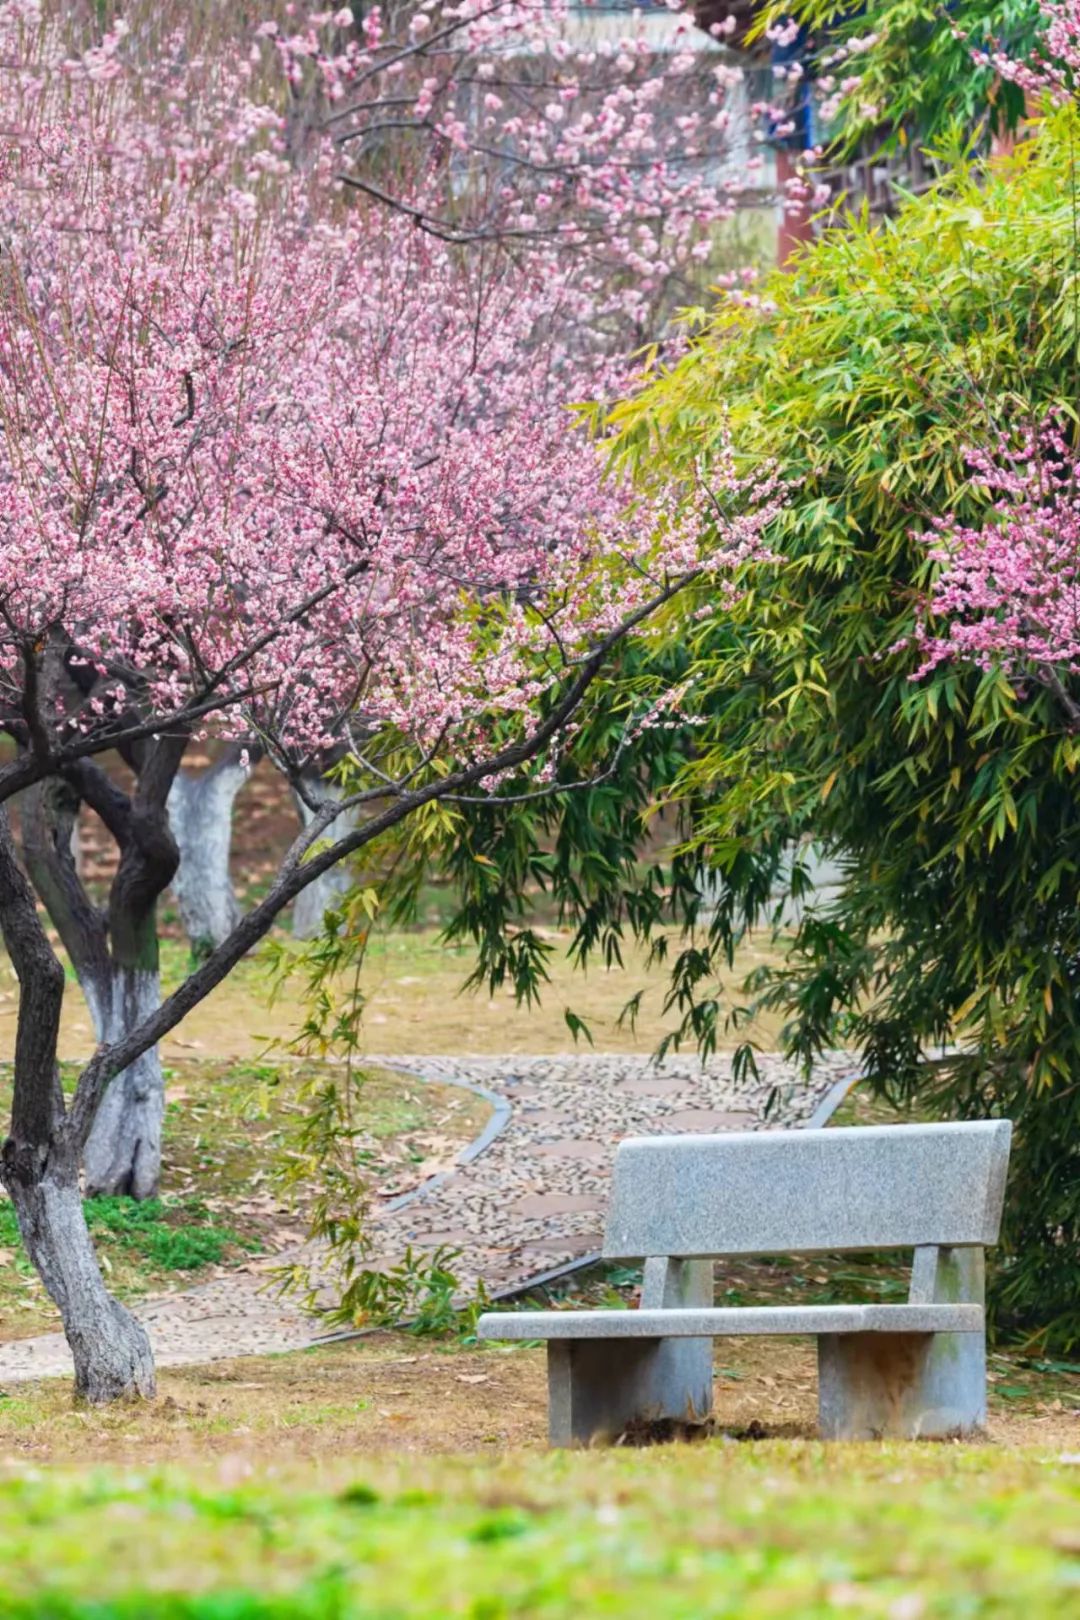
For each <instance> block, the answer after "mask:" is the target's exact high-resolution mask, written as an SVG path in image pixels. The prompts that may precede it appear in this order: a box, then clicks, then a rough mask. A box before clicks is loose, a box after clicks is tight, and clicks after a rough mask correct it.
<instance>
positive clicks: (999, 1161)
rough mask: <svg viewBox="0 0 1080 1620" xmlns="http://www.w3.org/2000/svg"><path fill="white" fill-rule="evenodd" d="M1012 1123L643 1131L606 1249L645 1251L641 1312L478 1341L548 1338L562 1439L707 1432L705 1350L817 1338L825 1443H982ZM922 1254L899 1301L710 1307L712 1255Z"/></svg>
mask: <svg viewBox="0 0 1080 1620" xmlns="http://www.w3.org/2000/svg"><path fill="white" fill-rule="evenodd" d="M1011 1129H1012V1127H1011V1126H1010V1124H1009V1122H1008V1121H1007V1120H976V1121H971V1122H965V1123H963V1124H955V1125H952V1124H949V1125H901V1126H866V1127H854V1128H849V1129H840V1130H824V1131H821V1130H816V1131H810V1130H807V1131H762V1132H753V1131H751V1132H742V1133H732V1134H729V1135H724V1136H660V1137H642V1138H636V1139H632V1140H630V1141H626V1142H623V1143H622V1144H621V1145H620V1147H619V1149H618V1151H617V1153H616V1155H615V1166H614V1173H613V1176H612V1191H611V1203H610V1206H609V1209H608V1215H607V1222H606V1226H605V1232H604V1249H603V1253H604V1255H605V1257H606V1258H608V1259H611V1260H619V1261H626V1260H643V1261H644V1273H643V1279H642V1290H641V1308H640V1309H638V1310H598V1311H507V1312H503V1311H492V1312H488V1313H487V1314H485V1315H484V1316H482V1317H481V1318H480V1321H479V1323H478V1324H477V1336H478V1337H479V1338H481V1339H505V1340H518V1341H521V1340H536V1339H540V1340H545V1341H546V1342H547V1355H548V1395H549V1434H550V1438H551V1442H552V1444H554V1445H573V1444H580V1445H588V1444H596V1443H597V1442H600V1441H604V1440H613V1439H616V1438H617V1437H618V1435H619V1434H620V1433H622V1432H624V1431H625V1430H626V1429H627V1428H628V1427H630V1426H633V1425H635V1424H651V1423H654V1422H658V1421H675V1422H678V1423H682V1424H694V1423H701V1422H704V1421H705V1420H707V1418H708V1416H709V1414H710V1412H711V1410H712V1384H713V1379H712V1346H713V1340H714V1339H716V1338H720V1337H726V1336H734V1335H743V1334H810V1335H813V1336H814V1337H815V1338H816V1340H817V1349H818V1418H819V1427H820V1431H821V1433H822V1435H823V1436H824V1437H825V1438H829V1439H866V1438H872V1437H877V1436H884V1435H892V1436H900V1437H905V1438H917V1437H931V1436H944V1435H954V1434H970V1433H973V1432H976V1431H978V1430H979V1429H981V1428H982V1427H983V1424H984V1423H985V1419H986V1325H985V1315H984V1309H983V1295H984V1250H985V1249H986V1248H987V1247H988V1246H990V1245H992V1244H994V1243H996V1242H997V1235H998V1227H999V1225H1000V1220H1001V1209H1002V1203H1003V1200H1004V1192H1005V1176H1006V1171H1007V1168H1008V1159H1009V1145H1010V1140H1011ZM867 1250H874V1251H877V1250H907V1251H910V1252H911V1256H912V1259H911V1275H910V1283H909V1288H908V1299H907V1302H906V1303H905V1304H895V1305H892V1304H880V1303H878V1302H867V1303H865V1304H861V1303H855V1304H844V1305H799V1304H787V1305H778V1306H747V1307H734V1306H723V1307H719V1308H718V1307H717V1306H716V1305H715V1303H714V1298H713V1296H714V1279H713V1266H714V1261H715V1260H717V1259H723V1258H728V1257H734V1256H747V1255H775V1254H804V1255H807V1254H822V1253H832V1252H859V1251H863V1252H865V1251H867Z"/></svg>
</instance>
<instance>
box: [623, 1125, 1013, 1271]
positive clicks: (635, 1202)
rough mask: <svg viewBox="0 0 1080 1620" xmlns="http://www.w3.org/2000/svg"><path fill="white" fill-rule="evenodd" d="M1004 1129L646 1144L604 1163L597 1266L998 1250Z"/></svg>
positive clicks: (758, 1135)
mask: <svg viewBox="0 0 1080 1620" xmlns="http://www.w3.org/2000/svg"><path fill="white" fill-rule="evenodd" d="M1011 1135H1012V1126H1011V1124H1010V1123H1009V1121H1008V1120H978V1121H975V1122H974V1123H971V1124H957V1125H883V1126H880V1125H867V1126H853V1127H847V1128H841V1129H836V1130H792V1131H749V1132H740V1133H738V1134H734V1133H733V1134H731V1135H726V1136H651V1137H634V1138H631V1139H630V1140H628V1141H625V1142H623V1143H622V1144H621V1145H620V1147H619V1149H618V1152H617V1153H616V1155H615V1170H614V1176H613V1180H612V1191H611V1205H610V1208H609V1210H608V1219H607V1228H606V1231H605V1235H604V1254H605V1255H606V1256H607V1257H608V1258H610V1259H613V1260H614V1259H619V1260H627V1259H643V1258H646V1257H648V1256H650V1255H665V1256H670V1257H672V1258H680V1259H682V1258H689V1257H693V1256H695V1255H697V1256H710V1255H728V1254H793V1253H803V1254H812V1253H815V1252H821V1251H824V1250H829V1249H835V1250H859V1249H908V1248H918V1247H920V1246H922V1245H929V1244H937V1245H941V1246H962V1245H969V1244H970V1245H981V1246H983V1247H989V1246H990V1245H992V1244H994V1243H996V1242H997V1235H998V1227H999V1225H1000V1222H1001V1206H1002V1201H1003V1199H1004V1195H1005V1173H1006V1170H1007V1168H1008V1162H1009V1142H1010V1138H1011Z"/></svg>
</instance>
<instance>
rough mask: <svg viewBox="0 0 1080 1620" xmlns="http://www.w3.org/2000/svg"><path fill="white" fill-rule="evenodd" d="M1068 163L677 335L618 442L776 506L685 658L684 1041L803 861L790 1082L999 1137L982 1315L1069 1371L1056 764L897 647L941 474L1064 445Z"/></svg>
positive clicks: (1074, 297) (971, 495) (979, 193)
mask: <svg viewBox="0 0 1080 1620" xmlns="http://www.w3.org/2000/svg"><path fill="white" fill-rule="evenodd" d="M1078 136H1080V122H1078V120H1077V117H1076V115H1075V114H1074V113H1073V112H1071V111H1070V112H1064V113H1062V114H1060V115H1058V116H1057V117H1055V119H1054V120H1053V121H1052V122H1051V123H1050V124H1048V125H1047V127H1046V128H1045V129H1044V130H1043V131H1042V133H1041V134H1040V136H1039V138H1038V139H1037V140H1034V141H1031V142H1029V143H1026V144H1025V147H1024V149H1023V150H1022V151H1021V152H1020V153H1019V154H1018V155H1017V157H1016V158H1015V159H1014V160H1013V161H1012V163H1011V164H1010V165H1008V166H1007V167H996V168H994V169H993V170H992V171H990V172H989V173H984V172H981V171H979V170H977V169H974V168H971V167H961V168H960V169H959V170H958V171H957V172H956V173H955V174H954V175H953V176H952V177H951V178H950V179H949V180H948V181H947V182H944V183H942V184H941V185H940V186H939V187H938V188H937V189H936V190H934V191H933V192H931V193H930V194H929V195H926V196H924V197H921V198H919V199H917V200H913V201H911V202H910V203H909V204H908V205H907V206H905V207H904V208H903V209H902V211H901V212H900V213H899V215H898V217H897V218H896V219H895V220H894V221H892V222H891V223H890V224H887V225H885V226H883V227H881V228H880V229H873V228H871V227H870V226H869V224H868V222H867V221H866V220H865V219H861V220H853V221H850V222H849V225H848V227H847V228H845V229H843V230H837V231H834V232H831V233H829V234H828V235H827V236H826V237H825V238H824V239H823V240H821V241H820V242H819V243H818V244H817V245H816V246H815V247H814V248H812V249H811V250H810V251H808V252H807V253H806V254H805V256H804V257H803V258H802V259H801V260H800V261H799V262H798V264H797V265H796V266H795V267H794V269H793V271H792V273H791V274H789V275H777V276H775V277H774V278H773V279H772V280H771V281H770V282H769V283H768V285H767V286H766V287H765V288H763V289H762V295H763V299H764V305H763V307H753V308H748V307H740V306H738V305H736V304H733V303H727V304H725V305H723V306H722V307H721V308H720V310H719V311H718V312H717V313H715V314H714V315H712V316H707V315H706V314H705V313H704V312H699V313H698V315H697V317H696V321H697V328H698V330H697V337H696V341H695V342H694V344H693V347H692V349H691V352H690V353H689V354H687V355H686V357H685V358H684V359H683V360H681V361H680V362H679V363H678V364H677V365H676V366H675V367H674V368H673V369H672V370H670V371H667V372H661V373H658V374H657V376H656V377H655V379H654V380H653V381H652V383H651V384H650V386H648V387H647V388H646V389H645V390H644V391H643V392H642V394H641V395H640V396H639V397H638V398H637V399H635V400H633V401H630V402H628V403H627V404H626V405H625V406H624V407H622V408H620V410H619V412H618V413H617V418H616V422H617V427H618V430H619V434H620V438H619V442H618V445H617V451H616V453H617V454H618V455H619V456H620V457H621V458H622V459H623V460H624V461H626V462H629V463H632V464H633V465H634V466H635V467H636V468H637V469H638V471H639V472H641V473H642V474H643V475H645V476H648V477H652V478H655V477H657V476H666V477H668V478H669V479H675V478H682V479H685V478H686V477H687V476H688V475H689V473H690V471H691V469H692V468H694V467H700V468H703V469H704V470H705V475H706V476H707V468H708V464H709V459H710V455H711V453H712V450H713V447H714V446H715V445H716V444H717V442H718V438H719V431H720V429H721V427H722V426H724V425H730V427H731V429H732V431H733V432H734V434H735V438H736V441H737V443H738V444H739V446H740V448H741V449H742V451H743V453H744V454H745V455H746V456H747V457H750V458H755V459H758V458H764V459H767V460H768V459H775V460H776V461H778V462H779V464H780V466H781V467H782V469H783V471H784V472H785V474H786V475H787V476H788V477H789V478H790V479H791V481H792V493H791V497H790V501H789V504H788V509H787V512H786V514H785V516H784V518H783V519H782V521H781V522H780V524H779V525H778V529H777V533H776V535H775V544H776V547H777V549H778V551H779V552H780V553H781V554H782V556H783V559H784V560H783V562H782V563H780V564H778V566H777V567H776V568H775V570H774V571H773V572H772V573H771V574H769V575H766V576H758V577H757V578H756V580H755V581H754V583H753V586H752V588H751V589H749V590H748V592H747V594H746V596H745V598H744V599H743V601H742V603H741V604H740V606H739V607H738V608H737V609H736V610H735V612H734V613H733V614H732V615H730V616H726V617H725V619H724V623H723V627H722V630H721V631H718V630H717V629H716V628H715V627H714V623H713V621H711V620H709V619H707V618H706V619H704V620H699V621H687V622H686V623H685V625H684V628H683V634H682V645H683V646H684V649H685V650H686V651H687V652H688V654H689V658H690V667H691V672H692V678H693V682H694V685H693V688H692V701H693V705H694V709H695V717H696V719H697V720H698V722H699V725H698V729H697V731H696V732H695V737H696V745H695V757H694V758H693V760H692V761H691V763H690V764H689V766H688V767H687V769H686V770H685V772H684V773H683V777H682V783H681V791H682V793H683V794H684V795H685V796H686V803H687V804H688V805H691V806H692V807H693V814H694V820H695V831H694V836H693V844H694V847H695V848H696V849H697V850H698V851H699V852H700V853H701V855H702V857H703V858H706V859H708V860H709V861H710V862H711V864H712V865H713V866H714V867H715V868H716V869H717V871H718V872H719V873H720V874H721V876H722V877H723V879H724V882H725V885H726V896H725V908H726V914H725V916H724V917H723V918H722V919H721V922H720V924H719V925H714V927H713V930H712V934H711V937H708V938H703V939H699V940H697V941H696V942H695V943H694V945H693V948H692V949H687V950H684V951H683V952H682V954H681V956H680V957H679V959H678V960H677V962H676V963H675V977H674V983H673V995H674V1001H675V1005H677V1007H678V1008H679V1010H680V1012H681V1014H682V1030H683V1033H684V1035H687V1036H689V1035H692V1036H694V1037H696V1038H697V1039H698V1040H699V1041H705V1042H708V1041H709V1040H711V1039H715V1038H716V1032H717V1029H718V1027H723V1021H724V1019H725V1017H729V1016H730V1009H728V1010H727V1011H725V1005H724V1002H723V1000H722V997H721V995H720V994H719V992H718V990H717V969H718V965H719V963H720V961H721V960H722V957H723V954H724V952H725V951H726V949H727V945H728V935H729V930H730V926H731V923H732V918H733V917H737V916H739V915H741V916H742V917H743V918H746V917H751V916H753V915H754V914H755V913H757V914H759V915H760V913H761V910H762V904H761V892H760V890H761V884H760V878H761V872H762V866H763V863H764V865H765V866H766V867H767V866H768V864H769V862H770V861H771V862H773V869H774V870H775V860H776V856H777V852H778V851H779V850H781V849H782V848H783V847H785V845H787V846H790V844H791V843H792V841H795V842H798V841H800V840H802V841H805V840H806V839H808V838H814V839H816V840H817V841H818V842H819V844H820V846H821V847H822V849H823V850H824V851H825V853H826V854H828V855H830V856H832V857H834V858H835V859H836V860H837V861H838V862H839V864H840V866H841V869H842V877H841V883H840V888H839V895H838V897H837V898H836V899H835V900H834V901H833V902H831V903H825V902H821V903H818V904H816V905H811V906H810V907H809V909H808V910H807V911H806V913H805V914H804V916H803V919H802V921H801V923H800V924H799V926H798V928H797V930H796V938H795V948H794V951H793V954H792V957H791V961H790V964H789V968H788V970H787V971H785V972H784V973H782V974H781V975H779V976H776V975H773V976H769V975H767V974H763V975H761V976H760V978H759V980H758V982H757V983H756V985H755V987H754V988H755V989H756V991H757V992H758V994H760V995H762V996H763V997H765V998H766V999H768V1000H769V1002H770V1003H771V1004H772V1005H773V1006H777V1007H780V1008H782V1009H783V1010H784V1011H785V1013H786V1014H787V1015H788V1020H789V1021H788V1024H787V1027H786V1031H785V1039H786V1044H787V1046H788V1048H789V1050H790V1051H791V1052H793V1053H795V1054H798V1055H799V1056H801V1057H803V1058H807V1059H809V1058H811V1057H812V1056H813V1054H814V1053H816V1052H817V1051H819V1050H821V1049H822V1048H823V1047H825V1046H828V1045H831V1044H835V1043H836V1042H837V1041H849V1042H851V1043H852V1044H853V1045H854V1046H855V1047H856V1048H858V1049H859V1051H860V1052H861V1053H862V1055H863V1057H864V1058H865V1060H866V1063H867V1066H868V1070H869V1073H870V1075H871V1078H872V1079H873V1081H874V1083H875V1084H876V1085H877V1086H878V1087H879V1088H880V1089H881V1090H882V1091H883V1092H886V1093H888V1094H890V1095H892V1096H895V1097H899V1098H907V1097H909V1096H910V1095H911V1094H912V1093H918V1094H919V1095H920V1097H922V1098H923V1099H924V1100H925V1101H926V1103H927V1104H928V1105H929V1106H931V1107H933V1108H936V1109H939V1110H941V1111H942V1112H944V1113H948V1114H953V1115H957V1114H959V1115H977V1114H984V1113H1004V1114H1008V1115H1010V1116H1011V1117H1012V1118H1014V1119H1015V1120H1016V1122H1017V1126H1018V1135H1017V1142H1016V1147H1015V1151H1014V1159H1013V1167H1012V1173H1011V1180H1010V1194H1009V1200H1008V1213H1007V1225H1006V1239H1007V1249H1008V1255H1009V1258H1008V1260H1007V1263H1006V1264H1005V1265H1004V1266H1003V1267H1001V1268H1000V1270H999V1272H998V1275H997V1277H996V1281H995V1287H994V1301H995V1306H996V1310H997V1313H998V1318H999V1320H1001V1321H1004V1322H1007V1323H1008V1324H1010V1325H1011V1326H1013V1327H1016V1328H1020V1329H1023V1330H1024V1331H1025V1332H1030V1333H1034V1334H1037V1335H1040V1336H1041V1337H1043V1338H1044V1339H1045V1341H1046V1343H1047V1344H1054V1345H1057V1346H1059V1347H1069V1346H1075V1345H1076V1344H1077V1343H1078V1342H1080V777H1078V774H1077V771H1078V766H1080V738H1078V737H1077V736H1076V735H1075V734H1074V732H1073V731H1072V730H1071V729H1070V726H1069V724H1068V722H1067V719H1066V718H1065V716H1064V715H1063V714H1062V713H1061V712H1060V711H1059V710H1058V709H1057V708H1056V707H1055V704H1054V701H1053V699H1052V698H1051V697H1050V696H1049V695H1048V694H1047V693H1045V692H1042V691H1035V690H1031V691H1028V692H1025V691H1023V690H1021V689H1014V688H1013V687H1011V686H1010V685H1009V683H1008V682H1007V681H1006V679H1005V678H1004V677H1003V676H1002V675H1001V674H1000V673H997V672H991V673H989V674H985V675H983V674H980V673H979V672H977V671H971V670H968V669H959V668H953V667H947V668H944V667H943V668H941V669H939V670H938V671H937V672H936V673H935V674H934V675H933V677H932V678H929V679H925V680H913V678H912V676H913V671H914V668H915V662H916V661H915V659H914V656H913V654H912V653H911V652H910V651H908V650H906V649H905V648H904V647H903V642H904V639H905V637H906V636H907V635H908V634H909V633H910V631H911V629H912V627H913V624H914V622H915V617H916V613H917V611H918V604H919V600H920V595H921V591H922V588H923V587H924V586H925V584H926V581H927V578H928V566H929V565H928V563H927V559H926V549H925V543H924V540H923V536H924V534H925V532H926V531H927V529H928V527H929V524H930V522H931V520H932V519H933V517H934V516H935V515H939V514H944V513H946V512H949V511H954V512H956V513H957V514H959V515H960V516H961V517H964V516H967V515H971V516H974V515H975V514H976V512H977V511H980V510H982V506H981V502H982V501H983V500H984V497H982V496H981V495H980V494H979V492H978V490H977V489H976V488H974V487H973V485H972V484H971V483H970V482H969V479H968V468H967V463H966V459H965V448H966V447H967V446H970V445H972V444H977V445H984V444H986V443H988V442H989V435H990V434H991V433H992V432H993V430H994V427H995V425H997V424H1001V423H1002V422H1004V421H1007V420H1009V419H1010V418H1011V417H1014V416H1015V415H1016V414H1018V413H1034V414H1036V415H1041V414H1042V413H1043V412H1044V411H1046V410H1047V409H1048V408H1051V407H1058V408H1060V409H1061V410H1062V411H1063V412H1064V413H1065V415H1066V418H1067V419H1069V420H1072V421H1076V420H1077V408H1078V404H1080V401H1078V398H1077V386H1076V384H1077V375H1078V372H1077V361H1078V354H1077V341H1078V335H1080V315H1078V311H1080V280H1078V264H1077V252H1078V250H1077V208H1076V202H1075V171H1074V158H1073V155H1074V152H1075V150H1076V143H1077V139H1078ZM1070 177H1071V181H1070ZM1074 684H1075V683H1074ZM807 881H808V879H807V874H806V872H805V870H802V869H800V868H798V867H797V869H796V872H795V877H794V883H795V886H796V888H800V887H805V886H806V884H807ZM754 884H756V888H753V887H752V885H754ZM957 1038H959V1039H960V1040H961V1041H962V1043H963V1048H964V1050H963V1052H962V1054H961V1055H960V1056H956V1055H949V1054H947V1053H945V1052H943V1051H942V1047H943V1044H947V1043H949V1042H952V1041H953V1040H955V1039H957Z"/></svg>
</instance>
